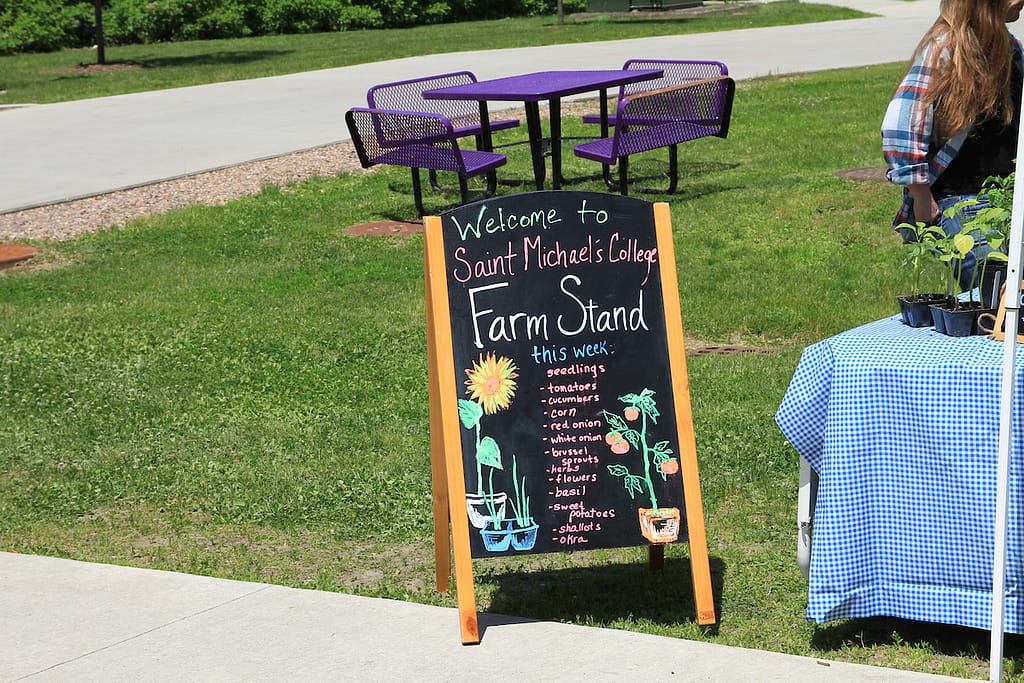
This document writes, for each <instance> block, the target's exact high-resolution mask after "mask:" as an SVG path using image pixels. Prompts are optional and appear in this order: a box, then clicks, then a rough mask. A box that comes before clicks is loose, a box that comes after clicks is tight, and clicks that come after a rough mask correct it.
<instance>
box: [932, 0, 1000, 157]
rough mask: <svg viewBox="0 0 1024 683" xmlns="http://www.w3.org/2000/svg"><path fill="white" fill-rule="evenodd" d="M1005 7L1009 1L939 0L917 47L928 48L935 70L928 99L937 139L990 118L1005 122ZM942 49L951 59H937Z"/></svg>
mask: <svg viewBox="0 0 1024 683" xmlns="http://www.w3.org/2000/svg"><path fill="white" fill-rule="evenodd" d="M1008 5H1009V2H1008V0H942V3H941V5H940V10H939V18H938V19H936V21H935V23H934V24H932V27H931V28H930V29H929V30H928V32H927V33H926V34H925V35H924V38H922V39H921V42H920V44H918V46H917V50H918V51H921V50H923V49H925V48H926V47H928V46H931V48H932V51H931V54H930V56H929V61H930V63H931V66H932V67H933V68H934V69H935V74H934V77H933V79H934V80H933V87H932V89H931V92H930V93H929V94H928V100H927V101H928V102H929V104H932V105H934V108H935V132H936V135H937V137H938V138H939V140H940V141H943V142H944V141H945V140H948V139H949V138H951V137H953V136H954V135H956V134H958V133H960V132H961V131H963V130H965V129H969V128H971V127H973V126H974V125H975V124H977V123H981V122H983V121H985V120H988V119H992V118H999V119H1001V120H1002V122H1003V125H1009V124H1010V121H1011V119H1012V117H1013V103H1012V102H1011V95H1010V88H1009V87H1008V86H1009V82H1010V55H1011V54H1012V52H1011V51H1012V49H1013V41H1012V39H1011V37H1010V31H1009V29H1007V28H1006V13H1007V10H1008ZM947 48H948V49H949V50H950V53H951V58H950V59H949V60H948V61H941V62H940V61H939V55H940V54H941V53H942V51H943V50H944V49H947Z"/></svg>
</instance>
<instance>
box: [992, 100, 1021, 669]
mask: <svg viewBox="0 0 1024 683" xmlns="http://www.w3.org/2000/svg"><path fill="white" fill-rule="evenodd" d="M1020 106H1021V111H1024V100H1022V102H1021V104H1020ZM1022 141H1024V126H1020V130H1019V131H1018V132H1017V156H1016V158H1017V159H1021V158H1024V157H1022V155H1021V151H1022V150H1024V144H1022ZM1021 171H1022V172H1021V173H1017V174H1016V175H1015V176H1014V182H1013V211H1012V212H1011V215H1010V245H1009V249H1008V252H1009V263H1008V264H1007V267H1006V296H1005V297H1003V298H1004V300H1005V310H1006V314H1005V316H1004V322H1005V324H1004V330H1005V332H1006V339H1005V340H1004V342H1003V377H1002V383H1001V391H1000V399H999V450H998V458H997V465H996V518H995V549H994V552H993V556H992V643H991V649H990V651H989V680H990V681H999V680H1000V679H1001V678H1002V675H1003V631H1004V628H1005V621H1006V618H1005V609H1006V531H1007V510H1008V508H1009V503H1008V493H1009V486H1010V452H1011V449H1012V446H1013V396H1014V381H1015V380H1016V365H1017V358H1016V355H1017V323H1018V321H1019V319H1020V317H1019V315H1020V314H1019V311H1020V299H1021V297H1020V291H1021V289H1020V285H1021V247H1022V245H1024V227H1022V226H1024V169H1021Z"/></svg>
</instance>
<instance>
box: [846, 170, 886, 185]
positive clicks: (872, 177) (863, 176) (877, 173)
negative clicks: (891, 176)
mask: <svg viewBox="0 0 1024 683" xmlns="http://www.w3.org/2000/svg"><path fill="white" fill-rule="evenodd" d="M885 171H886V168H885V166H869V167H867V168H848V169H846V170H844V171H836V175H837V176H839V177H840V178H846V179H847V180H852V181H853V182H855V183H872V182H873V183H887V182H889V180H888V178H886V177H885Z"/></svg>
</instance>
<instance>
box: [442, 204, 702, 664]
mask: <svg viewBox="0 0 1024 683" xmlns="http://www.w3.org/2000/svg"><path fill="white" fill-rule="evenodd" d="M532 194H536V193H532ZM564 194H566V195H570V194H571V195H577V194H583V193H564ZM653 215H654V227H655V237H656V242H657V253H658V258H657V261H658V273H659V274H660V280H661V297H662V304H663V306H664V311H663V312H664V318H665V332H666V335H667V349H668V356H669V357H668V364H669V371H670V374H671V386H672V392H673V398H674V402H673V403H674V405H673V406H671V408H672V409H671V414H672V415H671V416H672V417H674V419H675V427H676V430H677V435H678V450H679V452H678V459H679V471H680V473H681V479H682V489H683V498H684V506H685V514H686V524H687V525H688V543H689V546H690V553H689V554H690V566H691V574H692V580H693V590H694V599H695V603H696V619H697V623H699V624H713V623H715V622H716V615H715V606H714V595H713V591H712V584H711V573H710V566H709V560H708V550H707V539H706V530H705V524H704V509H703V503H702V499H701V491H700V483H699V474H698V466H697V451H696V442H695V438H694V431H693V414H692V407H691V402H690V387H689V378H688V374H687V367H686V354H685V346H684V335H683V326H682V316H681V313H680V302H679V289H678V279H677V274H676V260H675V251H674V246H673V240H672V226H671V215H670V212H669V205H668V204H667V203H664V202H659V203H655V204H653ZM423 223H424V231H425V237H424V283H425V289H426V309H427V310H426V322H427V353H428V382H429V402H430V430H431V436H430V448H431V471H432V475H433V510H434V540H435V562H436V585H437V589H438V591H446V590H447V589H448V585H449V581H450V578H451V568H452V560H454V569H455V579H456V598H457V601H458V612H459V622H460V631H461V637H462V643H463V644H474V643H478V642H479V641H480V633H479V628H478V620H477V611H476V600H475V589H474V583H473V566H472V558H473V555H472V552H471V547H470V529H469V526H470V521H469V517H468V512H467V507H466V503H465V500H466V481H465V476H464V470H463V459H462V442H461V436H460V415H459V408H458V391H457V387H456V379H455V372H454V367H455V352H454V347H453V341H452V319H451V313H450V312H451V308H450V302H449V291H448V279H447V276H448V273H447V264H446V256H445V245H444V239H443V235H442V218H441V217H439V216H426V217H424V220H423ZM662 417H666V416H662ZM663 553H664V546H663V545H650V546H649V555H650V557H649V562H650V565H651V567H652V569H653V568H659V567H660V565H661V564H662V562H663V557H664V554H663Z"/></svg>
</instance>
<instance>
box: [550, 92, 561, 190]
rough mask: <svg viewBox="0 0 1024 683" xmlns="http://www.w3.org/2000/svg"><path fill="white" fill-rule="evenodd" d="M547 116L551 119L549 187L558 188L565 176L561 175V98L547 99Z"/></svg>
mask: <svg viewBox="0 0 1024 683" xmlns="http://www.w3.org/2000/svg"><path fill="white" fill-rule="evenodd" d="M548 117H549V118H550V120H551V124H550V126H551V188H552V189H555V190H559V189H561V187H562V183H564V182H565V178H563V177H562V100H560V99H559V98H557V97H556V98H555V99H553V100H549V101H548Z"/></svg>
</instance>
